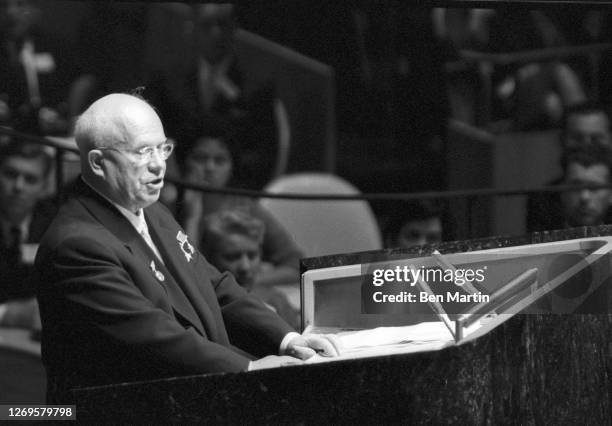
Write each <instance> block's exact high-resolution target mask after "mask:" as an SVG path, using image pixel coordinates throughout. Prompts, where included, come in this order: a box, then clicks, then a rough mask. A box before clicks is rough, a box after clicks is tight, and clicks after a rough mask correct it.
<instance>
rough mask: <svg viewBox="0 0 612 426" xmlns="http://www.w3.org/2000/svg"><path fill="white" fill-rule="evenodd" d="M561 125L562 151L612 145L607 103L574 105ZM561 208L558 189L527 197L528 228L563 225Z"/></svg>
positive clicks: (531, 230) (560, 139) (557, 179)
mask: <svg viewBox="0 0 612 426" xmlns="http://www.w3.org/2000/svg"><path fill="white" fill-rule="evenodd" d="M562 124H563V127H562V129H561V134H560V138H559V143H560V145H561V148H562V150H563V151H568V150H574V149H581V148H585V147H596V149H597V147H607V148H612V128H611V126H610V124H611V122H610V116H609V113H608V109H607V107H606V106H604V105H601V104H598V103H596V102H591V101H588V102H583V103H580V104H576V105H573V106H571V107H569V108H567V110H566V111H565V113H564V115H563V119H562ZM565 155H567V154H565ZM563 179H564V178H563V176H561V177H558V178H556V179H554V180H552V181H551V182H549V185H559V184H561V183H562V182H563ZM561 209H562V206H561V197H560V194H559V193H558V192H546V193H539V194H533V195H530V196H529V197H528V198H527V231H529V232H536V231H545V230H550V229H555V228H556V227H558V226H561V225H560V224H561V223H562V222H563V218H562V215H561V213H560V212H561ZM606 221H608V220H606Z"/></svg>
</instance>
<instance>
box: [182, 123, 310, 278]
mask: <svg viewBox="0 0 612 426" xmlns="http://www.w3.org/2000/svg"><path fill="white" fill-rule="evenodd" d="M190 145H191V148H190V150H189V151H188V153H187V155H186V156H185V160H184V163H185V166H184V167H185V177H186V179H187V180H189V181H192V182H194V183H200V184H207V185H210V186H212V187H214V188H223V187H226V186H229V185H231V186H238V187H240V186H243V184H242V179H245V178H246V177H244V176H243V177H237V175H238V176H240V172H241V167H240V165H241V157H242V152H240V151H239V147H237V142H236V140H235V138H234V137H233V134H232V133H231V132H230V131H228V130H227V129H226V128H224V127H222V126H221V127H218V126H213V127H212V128H211V131H210V132H206V133H205V134H203V135H202V136H199V137H196V138H194V142H192V143H191V144H190ZM224 209H242V210H243V211H245V212H247V213H248V214H249V215H251V216H253V217H256V218H257V219H259V220H261V221H262V222H263V223H264V225H265V232H264V236H263V244H262V259H263V261H264V262H266V263H268V264H269V265H270V266H271V267H270V268H267V269H266V270H265V271H264V272H262V273H261V274H259V275H258V276H257V284H258V285H261V286H273V285H276V284H289V283H296V282H297V281H299V259H300V257H302V251H301V250H300V249H299V248H298V247H297V245H296V243H295V241H294V240H293V238H292V237H291V235H290V233H289V232H288V231H287V230H286V229H285V228H284V227H283V226H282V225H281V224H280V223H279V222H278V221H277V220H276V219H275V218H274V217H273V216H272V214H271V213H269V212H268V211H267V210H265V209H264V208H263V207H261V206H260V205H259V203H257V201H256V200H253V199H250V198H247V197H241V196H234V195H227V194H216V193H206V192H201V191H190V190H188V191H185V194H184V197H183V199H182V200H181V202H180V203H179V206H178V210H179V212H180V217H181V222H182V224H183V226H184V227H185V230H186V231H187V234H188V235H189V236H191V237H192V238H193V239H194V241H195V242H196V245H197V246H198V247H202V246H203V243H202V231H203V227H202V220H203V219H204V218H205V217H206V216H207V215H208V214H210V213H213V212H215V211H219V210H224Z"/></svg>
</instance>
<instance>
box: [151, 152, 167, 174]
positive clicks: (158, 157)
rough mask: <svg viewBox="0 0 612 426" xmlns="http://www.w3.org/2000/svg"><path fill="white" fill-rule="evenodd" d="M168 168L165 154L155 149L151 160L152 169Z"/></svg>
mask: <svg viewBox="0 0 612 426" xmlns="http://www.w3.org/2000/svg"><path fill="white" fill-rule="evenodd" d="M165 168H166V160H165V159H164V157H163V154H162V153H161V152H160V151H159V150H157V149H156V150H154V151H153V154H152V155H151V161H149V169H150V170H160V169H161V170H164V169H165Z"/></svg>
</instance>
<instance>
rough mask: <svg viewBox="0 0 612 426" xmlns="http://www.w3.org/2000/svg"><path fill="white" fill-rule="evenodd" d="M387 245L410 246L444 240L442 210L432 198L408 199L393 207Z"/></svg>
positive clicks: (387, 233)
mask: <svg viewBox="0 0 612 426" xmlns="http://www.w3.org/2000/svg"><path fill="white" fill-rule="evenodd" d="M385 233H386V238H385V239H386V246H387V247H403V248H409V247H414V246H420V245H423V244H437V243H440V242H442V210H441V208H440V206H439V205H438V204H437V203H436V202H434V201H431V200H419V201H406V202H402V203H401V204H400V205H398V206H396V207H395V208H394V209H393V213H392V215H391V217H390V219H389V222H388V224H387V226H386V232H385Z"/></svg>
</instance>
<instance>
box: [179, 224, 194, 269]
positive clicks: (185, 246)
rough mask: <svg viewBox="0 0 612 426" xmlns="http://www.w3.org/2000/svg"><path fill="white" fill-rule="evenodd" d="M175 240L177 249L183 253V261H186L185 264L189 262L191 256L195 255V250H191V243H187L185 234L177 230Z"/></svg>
mask: <svg viewBox="0 0 612 426" xmlns="http://www.w3.org/2000/svg"><path fill="white" fill-rule="evenodd" d="M176 240H177V241H178V243H179V247H180V248H181V250H182V251H183V254H184V255H185V259H187V262H191V258H192V257H193V254H194V253H195V249H194V248H193V246H192V245H191V243H190V242H189V241H188V239H187V234H185V233H184V232H183V231H181V230H179V231H178V234H176Z"/></svg>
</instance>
